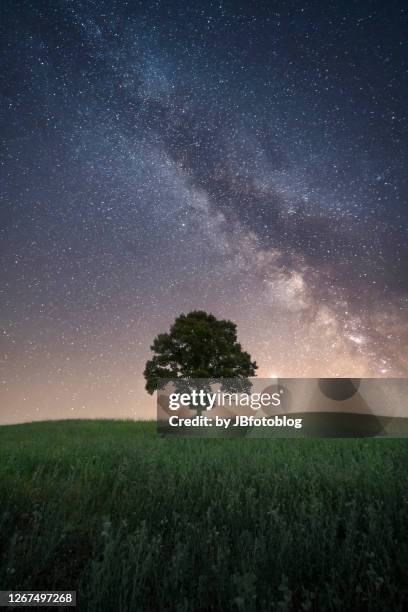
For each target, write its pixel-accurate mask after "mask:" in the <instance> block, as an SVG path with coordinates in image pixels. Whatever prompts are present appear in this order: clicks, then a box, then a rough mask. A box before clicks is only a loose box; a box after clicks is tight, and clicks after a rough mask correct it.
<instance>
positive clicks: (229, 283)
mask: <svg viewBox="0 0 408 612" xmlns="http://www.w3.org/2000/svg"><path fill="white" fill-rule="evenodd" d="M1 13H2V16H1V17H2V18H1V24H2V25H1V38H2V54H1V58H2V59H1V63H2V71H1V72H2V77H1V90H2V95H1V109H0V120H1V134H2V162H1V170H2V187H1V199H2V203H1V210H2V229H1V232H2V234H1V237H2V251H1V270H2V281H3V282H2V288H1V311H2V325H3V338H2V378H1V380H2V402H1V405H2V408H1V413H0V421H1V422H13V421H25V420H30V419H47V418H66V417H78V418H84V417H115V416H116V417H120V418H123V417H129V418H134V417H137V418H146V417H149V416H152V415H153V414H154V410H153V401H152V399H151V398H150V397H149V396H147V394H146V393H145V391H144V390H143V385H144V381H143V377H142V371H143V367H144V364H145V362H146V360H147V359H148V357H149V354H150V352H149V346H150V344H151V342H152V339H153V337H154V336H155V335H156V334H157V333H159V332H162V331H166V330H167V329H168V327H169V325H170V324H171V322H172V321H173V320H174V318H175V316H177V315H178V314H179V313H181V312H188V311H190V310H192V309H205V310H208V311H211V312H213V313H214V314H215V315H216V316H218V317H223V318H230V319H232V320H233V321H235V322H236V323H237V325H238V335H239V339H240V341H241V342H242V344H243V346H244V348H245V349H246V350H248V351H249V352H250V353H251V355H252V357H253V358H254V359H256V361H257V363H258V364H259V370H258V375H260V376H264V377H267V376H271V375H279V376H295V377H304V376H368V377H375V376H381V377H404V376H407V373H408V350H407V346H408V334H407V325H406V324H407V296H408V293H407V286H408V273H407V261H408V258H407V252H408V241H407V227H408V223H407V221H408V220H407V216H408V212H407V199H408V147H407V144H408V134H407V128H408V117H407V99H408V42H407V40H408V39H407V35H406V34H407V31H408V9H407V8H406V6H405V3H404V2H394V3H391V4H388V3H385V2H376V1H371V2H370V1H367V2H362V3H359V2H347V1H345V2H281V3H270V2H260V1H257V2H246V3H240V2H237V1H236V0H234V1H231V2H208V3H206V2H203V3H201V2H196V3H195V2H193V3H186V2H180V3H177V2H154V3H150V2H141V3H137V2H126V1H119V0H118V1H116V2H115V1H113V0H109V1H103V0H98V1H95V2H94V1H87V2H82V1H80V0H77V1H68V0H55V1H53V2H47V1H41V0H39V1H24V0H22V1H21V2H18V3H17V2H15V1H14V0H3V2H2V3H1Z"/></svg>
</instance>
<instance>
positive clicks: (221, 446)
mask: <svg viewBox="0 0 408 612" xmlns="http://www.w3.org/2000/svg"><path fill="white" fill-rule="evenodd" d="M0 500H1V506H0V555H1V558H0V589H14V590H24V589H36V590H40V589H46V590H50V589H59V590H63V589H67V590H68V589H70V590H76V591H77V592H78V599H79V606H78V608H79V610H81V611H82V610H92V611H98V612H101V611H102V612H103V611H104V610H107V611H112V612H113V611H125V610H129V611H137V610H149V611H153V610H177V611H180V612H181V611H186V610H223V611H226V610H245V611H252V610H323V611H326V610H347V611H350V610H382V611H384V610H386V611H388V610H390V611H391V610H392V611H397V610H403V608H404V606H405V609H406V606H408V440H393V439H391V440H390V439H360V440H358V439H351V440H342V439H337V440H330V439H320V440H313V439H297V440H296V439H292V440H285V439H280V440H279V439H276V440H273V439H257V440H256V439H224V440H222V439H198V438H195V439H174V438H171V439H168V438H159V437H157V436H156V433H155V426H154V424H152V423H133V422H117V421H116V422H115V421H94V422H92V421H65V422H47V423H37V424H34V423H33V424H27V425H16V426H5V427H1V428H0ZM54 609H55V608H54Z"/></svg>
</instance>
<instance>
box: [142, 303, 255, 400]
mask: <svg viewBox="0 0 408 612" xmlns="http://www.w3.org/2000/svg"><path fill="white" fill-rule="evenodd" d="M151 350H152V351H153V353H154V355H153V357H152V359H150V360H149V361H148V362H147V363H146V367H145V370H144V377H145V379H146V390H147V391H148V392H149V393H151V394H152V393H153V392H154V391H155V390H156V389H157V388H158V384H159V380H160V379H166V378H171V379H176V378H186V379H197V378H208V379H214V380H216V379H223V378H234V379H237V378H239V379H247V377H249V376H254V375H255V370H256V369H257V367H258V366H257V364H256V362H255V361H252V360H251V357H250V355H249V353H247V352H246V351H243V350H242V347H241V345H240V344H239V342H238V341H237V326H236V325H235V323H233V322H232V321H229V320H219V319H216V318H215V317H214V315H212V314H209V313H207V312H205V311H203V310H195V311H193V312H190V313H188V314H181V315H180V316H178V317H177V318H176V320H175V321H174V323H173V325H172V326H171V328H170V332H169V333H164V334H159V335H158V336H156V338H155V339H154V341H153V344H152V346H151Z"/></svg>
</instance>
